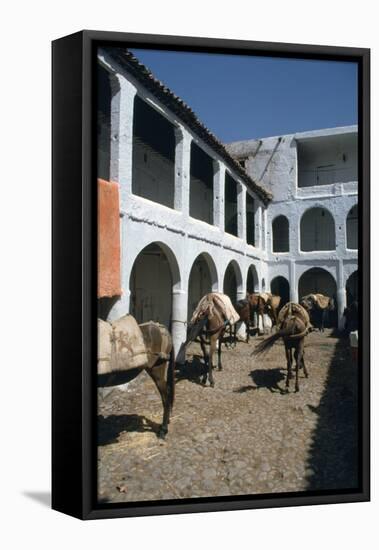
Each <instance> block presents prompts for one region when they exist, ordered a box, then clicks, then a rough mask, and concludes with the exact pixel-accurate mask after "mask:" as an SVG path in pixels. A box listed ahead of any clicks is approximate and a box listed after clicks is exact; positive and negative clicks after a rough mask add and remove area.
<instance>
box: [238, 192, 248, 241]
mask: <svg viewBox="0 0 379 550" xmlns="http://www.w3.org/2000/svg"><path fill="white" fill-rule="evenodd" d="M237 190H238V195H237V232H238V237H239V238H240V239H242V240H243V241H244V242H245V241H246V187H245V186H244V185H242V184H241V183H239V184H238V187H237Z"/></svg>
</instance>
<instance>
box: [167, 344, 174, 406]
mask: <svg viewBox="0 0 379 550" xmlns="http://www.w3.org/2000/svg"><path fill="white" fill-rule="evenodd" d="M167 389H168V399H169V404H170V409H171V410H172V408H173V406H174V400H175V353H174V347H172V348H171V352H170V359H169V363H168V370H167Z"/></svg>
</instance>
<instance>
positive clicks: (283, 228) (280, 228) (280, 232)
mask: <svg viewBox="0 0 379 550" xmlns="http://www.w3.org/2000/svg"><path fill="white" fill-rule="evenodd" d="M289 247H290V244H289V224H288V219H287V218H286V217H285V216H278V217H277V218H275V219H274V221H273V222H272V251H273V252H289V249H290V248H289Z"/></svg>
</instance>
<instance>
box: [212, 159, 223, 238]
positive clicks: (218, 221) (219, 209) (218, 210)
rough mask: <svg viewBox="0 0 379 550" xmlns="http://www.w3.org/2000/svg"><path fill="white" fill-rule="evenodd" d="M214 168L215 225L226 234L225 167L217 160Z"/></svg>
mask: <svg viewBox="0 0 379 550" xmlns="http://www.w3.org/2000/svg"><path fill="white" fill-rule="evenodd" d="M213 166H214V194H213V197H214V198H213V212H214V225H215V226H216V227H218V228H219V230H220V231H221V232H222V233H224V231H225V219H224V218H225V165H224V164H222V162H220V161H218V160H215V161H214V162H213Z"/></svg>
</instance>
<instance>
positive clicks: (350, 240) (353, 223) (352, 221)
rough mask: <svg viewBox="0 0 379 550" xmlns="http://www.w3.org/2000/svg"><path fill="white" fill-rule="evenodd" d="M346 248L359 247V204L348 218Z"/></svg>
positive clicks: (355, 248) (354, 248)
mask: <svg viewBox="0 0 379 550" xmlns="http://www.w3.org/2000/svg"><path fill="white" fill-rule="evenodd" d="M346 248H349V249H351V250H357V248H358V206H357V205H355V206H353V208H352V209H351V210H350V212H349V213H348V215H347V218H346Z"/></svg>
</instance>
